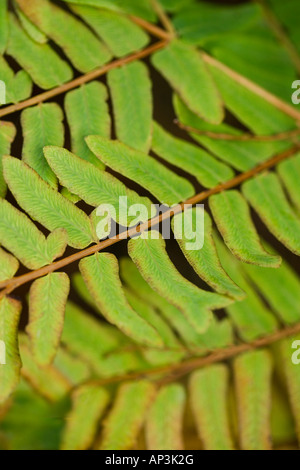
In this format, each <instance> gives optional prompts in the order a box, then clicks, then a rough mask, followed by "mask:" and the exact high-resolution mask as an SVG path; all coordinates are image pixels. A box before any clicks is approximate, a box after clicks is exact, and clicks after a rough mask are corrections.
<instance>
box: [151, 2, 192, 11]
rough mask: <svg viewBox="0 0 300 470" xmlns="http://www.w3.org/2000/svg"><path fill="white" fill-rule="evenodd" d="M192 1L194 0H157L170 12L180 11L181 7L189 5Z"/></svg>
mask: <svg viewBox="0 0 300 470" xmlns="http://www.w3.org/2000/svg"><path fill="white" fill-rule="evenodd" d="M194 2H195V0H159V3H160V4H161V5H162V7H163V9H164V10H166V11H168V12H170V13H176V12H178V11H181V10H182V9H183V8H185V7H187V6H190V4H191V3H194Z"/></svg>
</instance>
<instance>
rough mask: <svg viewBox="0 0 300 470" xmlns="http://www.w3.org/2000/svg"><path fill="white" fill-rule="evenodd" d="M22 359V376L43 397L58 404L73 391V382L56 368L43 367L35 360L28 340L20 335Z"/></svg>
mask: <svg viewBox="0 0 300 470" xmlns="http://www.w3.org/2000/svg"><path fill="white" fill-rule="evenodd" d="M19 344H20V352H21V359H22V364H23V365H22V370H21V373H22V376H23V377H24V378H25V380H26V381H27V382H28V383H29V384H30V385H31V386H32V387H33V388H34V390H36V391H37V392H38V393H39V394H40V395H41V396H42V397H44V398H46V399H47V400H49V401H52V402H56V401H57V400H61V399H62V398H64V397H65V396H66V395H67V394H68V393H69V392H70V389H71V382H69V380H68V379H67V378H66V377H65V376H64V375H63V374H62V373H61V372H60V371H59V370H58V369H57V368H56V367H54V366H52V365H51V366H44V367H41V366H39V365H38V364H36V362H35V361H34V360H33V357H32V354H31V352H30V350H29V345H28V338H27V336H25V335H24V334H21V335H19Z"/></svg>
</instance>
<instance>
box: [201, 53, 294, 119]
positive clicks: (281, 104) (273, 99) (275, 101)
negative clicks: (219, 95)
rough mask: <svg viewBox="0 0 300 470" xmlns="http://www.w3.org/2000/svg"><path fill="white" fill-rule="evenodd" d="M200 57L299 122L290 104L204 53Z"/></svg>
mask: <svg viewBox="0 0 300 470" xmlns="http://www.w3.org/2000/svg"><path fill="white" fill-rule="evenodd" d="M202 57H203V59H204V61H205V62H206V63H207V64H209V65H212V66H213V67H216V68H217V69H219V70H221V71H222V72H224V73H225V74H226V75H228V77H230V78H231V79H232V80H234V81H235V82H237V83H239V84H240V85H242V86H243V87H245V88H246V89H248V90H249V91H251V92H252V93H254V94H256V95H257V96H260V97H261V98H262V99H263V100H265V101H267V102H268V103H270V104H271V105H273V106H274V107H275V108H277V109H279V110H280V111H282V112H283V113H285V114H287V115H288V116H290V117H291V118H293V119H295V120H296V121H297V122H300V112H299V111H298V110H297V109H295V108H293V106H291V105H290V104H288V103H286V102H285V101H283V100H281V99H280V98H278V97H277V96H275V95H273V94H272V93H270V92H269V91H267V90H265V89H264V88H262V87H261V86H259V85H257V84H256V83H254V82H252V81H251V80H249V78H246V77H244V76H243V75H240V74H239V73H238V72H236V71H235V70H232V69H231V68H229V67H227V65H224V64H222V62H219V61H218V60H217V59H215V58H214V57H211V56H210V55H208V54H206V53H205V52H203V53H202Z"/></svg>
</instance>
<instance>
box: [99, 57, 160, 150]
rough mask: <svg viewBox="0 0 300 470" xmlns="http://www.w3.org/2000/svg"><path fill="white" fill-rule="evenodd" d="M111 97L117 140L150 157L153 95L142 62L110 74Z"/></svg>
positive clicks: (133, 63)
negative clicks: (148, 154)
mask: <svg viewBox="0 0 300 470" xmlns="http://www.w3.org/2000/svg"><path fill="white" fill-rule="evenodd" d="M107 79H108V84H109V88H110V92H111V96H112V102H113V111H114V116H115V123H116V134H117V138H118V139H119V140H120V141H122V142H124V144H127V145H128V146H129V147H132V148H134V149H136V150H140V151H141V152H144V153H148V151H149V149H150V147H151V140H152V113H153V109H152V108H153V104H152V94H151V87H152V84H151V81H150V78H149V72H148V69H147V67H146V65H145V64H144V63H143V62H139V61H136V62H132V63H131V64H127V65H124V66H122V67H118V68H116V69H113V70H110V71H109V72H108V74H107Z"/></svg>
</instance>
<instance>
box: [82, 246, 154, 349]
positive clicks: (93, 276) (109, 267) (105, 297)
mask: <svg viewBox="0 0 300 470" xmlns="http://www.w3.org/2000/svg"><path fill="white" fill-rule="evenodd" d="M79 268H80V271H81V274H82V276H83V278H84V281H85V283H86V285H87V287H88V289H89V291H90V293H91V295H92V297H93V298H94V300H95V302H96V304H97V307H98V308H99V310H100V312H101V313H102V315H104V316H105V318H106V319H107V320H108V321H109V322H110V323H112V324H114V325H116V326H117V327H118V328H119V329H120V330H121V331H123V332H124V334H125V335H127V336H129V337H130V338H132V339H133V340H135V341H136V342H138V343H140V344H147V345H149V346H154V347H161V346H162V340H161V338H160V336H159V335H158V333H157V332H156V331H155V330H154V328H153V327H152V326H150V325H149V324H148V323H147V322H146V321H145V320H144V319H142V318H141V317H140V316H139V315H138V314H137V313H136V312H135V311H134V310H133V309H132V308H131V307H130V305H129V304H128V302H127V300H126V298H125V294H124V292H123V290H122V284H121V282H120V279H119V274H118V271H119V267H118V262H117V259H116V258H115V256H114V255H112V254H110V253H101V254H95V255H93V256H90V257H88V258H85V259H83V260H81V261H80V263H79Z"/></svg>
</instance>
